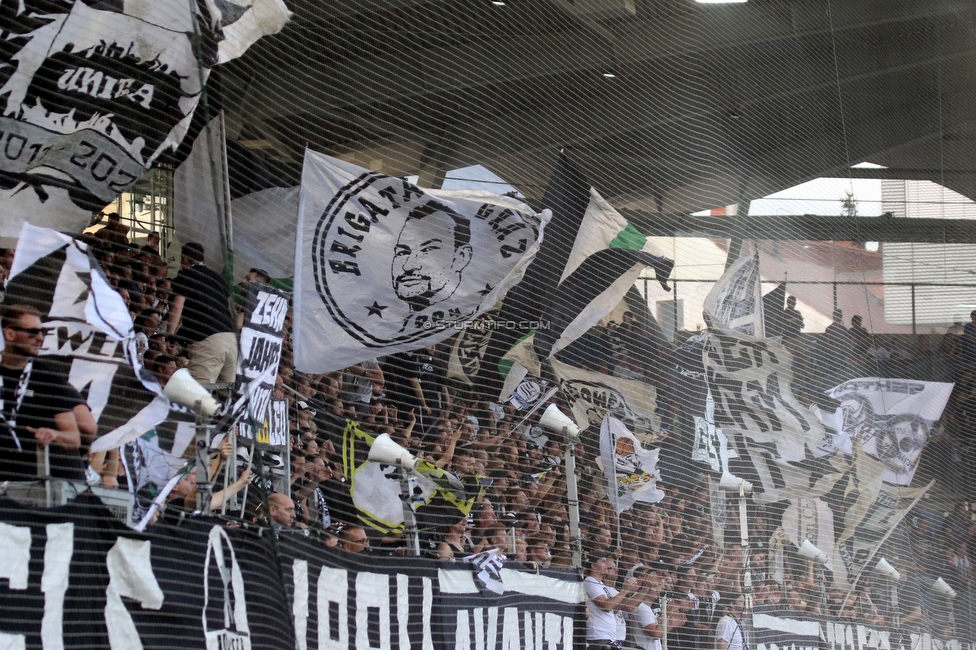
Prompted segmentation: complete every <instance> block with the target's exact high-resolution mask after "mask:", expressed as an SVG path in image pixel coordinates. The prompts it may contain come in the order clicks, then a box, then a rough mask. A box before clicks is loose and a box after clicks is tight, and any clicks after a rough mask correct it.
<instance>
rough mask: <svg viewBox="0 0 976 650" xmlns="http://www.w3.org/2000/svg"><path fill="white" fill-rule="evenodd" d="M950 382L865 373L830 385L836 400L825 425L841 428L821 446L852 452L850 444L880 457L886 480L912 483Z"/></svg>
mask: <svg viewBox="0 0 976 650" xmlns="http://www.w3.org/2000/svg"><path fill="white" fill-rule="evenodd" d="M952 387H953V384H949V383H940V382H932V381H920V380H913V379H883V378H878V377H863V378H859V379H851V380H850V381H846V382H844V383H843V384H841V385H839V386H837V387H835V388H833V389H832V390H831V391H829V393H828V395H830V397H832V398H834V399H835V400H837V401H838V402H840V406H839V407H838V408H837V411H836V412H835V413H833V414H822V415H823V417H824V418H825V420H826V421H825V424H827V425H828V426H830V427H831V428H834V429H837V428H838V425H839V429H838V431H837V434H836V435H832V436H829V437H828V438H827V439H826V440H825V442H824V443H823V444H822V445H821V446H822V447H823V448H825V449H826V450H828V451H830V450H832V449H836V450H838V451H842V452H846V453H850V449H851V447H852V445H853V444H860V445H862V446H863V448H864V451H865V452H866V453H867V454H868V455H870V456H872V457H874V458H876V459H877V460H879V461H881V463H882V465H883V466H884V473H883V475H882V478H883V480H884V482H885V483H891V484H894V485H910V484H911V482H912V478H913V477H914V475H915V469H916V468H917V467H918V462H919V460H920V459H921V456H922V450H923V449H924V448H925V445H926V443H928V441H929V437H930V436H931V432H932V427H933V426H934V423H935V422H936V421H937V420H939V418H941V417H942V411H943V410H944V409H945V406H946V404H947V403H948V401H949V396H950V395H951V394H952Z"/></svg>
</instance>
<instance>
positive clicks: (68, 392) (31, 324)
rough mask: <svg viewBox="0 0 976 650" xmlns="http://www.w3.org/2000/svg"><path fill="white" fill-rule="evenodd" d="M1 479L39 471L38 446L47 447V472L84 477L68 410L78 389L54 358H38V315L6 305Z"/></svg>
mask: <svg viewBox="0 0 976 650" xmlns="http://www.w3.org/2000/svg"><path fill="white" fill-rule="evenodd" d="M0 326H2V329H3V343H4V348H3V352H0V382H2V383H0V481H4V480H12V481H17V480H20V481H23V480H29V479H32V478H35V477H36V476H38V475H40V474H42V473H43V472H42V471H41V468H40V467H39V465H38V462H39V455H38V454H37V453H36V452H37V450H38V449H44V448H47V449H49V450H50V463H51V476H54V477H56V478H64V479H72V480H81V481H83V480H84V479H85V466H84V463H83V462H82V460H81V455H80V454H79V452H78V449H79V447H80V446H81V435H80V433H79V431H78V423H77V421H76V420H75V416H74V414H73V413H72V409H73V408H74V407H75V406H76V405H77V404H79V403H81V396H80V395H78V391H76V390H75V389H74V388H72V387H71V386H70V385H69V384H68V381H67V377H66V376H65V374H64V373H63V372H61V370H60V369H59V368H58V366H57V365H55V363H54V362H52V361H50V360H48V359H44V358H40V359H39V358H37V356H38V354H39V353H40V351H41V346H42V345H43V343H44V329H43V327H42V325H41V316H40V313H39V312H38V311H37V310H36V309H35V308H33V307H30V306H27V305H8V306H6V307H4V309H3V315H2V317H0Z"/></svg>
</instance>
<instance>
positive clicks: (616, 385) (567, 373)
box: [549, 357, 664, 442]
mask: <svg viewBox="0 0 976 650" xmlns="http://www.w3.org/2000/svg"><path fill="white" fill-rule="evenodd" d="M549 362H550V363H551V364H552V370H553V373H554V374H555V375H556V379H558V380H559V389H560V390H561V391H562V394H563V396H564V397H565V398H566V400H567V401H568V402H569V403H570V408H572V409H573V418H574V419H575V420H576V424H578V425H579V427H580V428H581V429H585V428H586V427H588V426H589V425H591V424H600V423H602V422H603V418H604V417H605V416H607V415H610V416H613V417H614V418H615V419H618V420H622V421H623V422H625V423H626V426H629V427H630V428H631V429H633V430H634V431H636V432H637V433H638V435H639V437H640V438H641V439H642V440H644V441H645V442H657V441H658V440H661V439H663V437H664V435H663V433H662V431H661V419H660V417H659V416H658V415H657V414H656V413H655V411H656V410H657V391H656V389H655V388H654V386H651V385H650V384H645V383H643V382H640V381H637V380H634V379H624V378H622V377H611V376H610V375H604V374H602V373H599V372H592V371H590V370H583V369H582V368H576V367H574V366H570V365H568V364H565V363H562V362H561V361H558V360H556V358H555V357H553V358H552V359H550V360H549Z"/></svg>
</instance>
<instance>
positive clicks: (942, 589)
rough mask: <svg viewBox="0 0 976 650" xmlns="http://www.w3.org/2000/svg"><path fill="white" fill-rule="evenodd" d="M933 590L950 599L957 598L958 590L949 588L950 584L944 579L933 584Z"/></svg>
mask: <svg viewBox="0 0 976 650" xmlns="http://www.w3.org/2000/svg"><path fill="white" fill-rule="evenodd" d="M932 589H935V590H936V591H937V592H939V593H940V594H942V595H944V596H948V597H949V598H955V597H956V590H955V589H953V588H952V587H950V586H949V584H948V583H947V582H946V581H945V580H943V579H942V578H939V579H937V580H936V581H935V582H933V583H932Z"/></svg>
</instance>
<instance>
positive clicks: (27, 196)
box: [0, 0, 290, 237]
mask: <svg viewBox="0 0 976 650" xmlns="http://www.w3.org/2000/svg"><path fill="white" fill-rule="evenodd" d="M289 15H290V14H289V12H288V10H287V9H286V8H285V6H284V4H282V3H281V1H280V0H250V1H248V0H244V1H241V0H231V1H227V2H219V3H209V2H206V3H196V2H184V1H183V0H127V1H126V2H97V3H96V2H83V1H81V0H78V1H74V2H73V1H65V2H56V3H52V2H45V1H42V0H23V1H21V2H19V3H15V4H14V5H12V7H11V8H10V9H9V10H5V11H4V12H3V14H2V15H0V29H2V31H3V34H4V44H5V47H4V49H3V54H0V64H2V65H0V84H2V86H0V98H2V99H3V101H4V102H5V103H4V105H3V114H2V116H0V134H2V135H0V148H3V150H4V151H5V152H6V156H3V157H0V206H2V207H0V209H2V211H3V213H4V215H8V216H6V217H5V218H4V219H2V220H0V236H6V237H15V236H16V235H17V231H18V230H19V229H20V225H21V224H22V223H23V219H24V218H26V216H27V215H30V218H31V219H32V220H34V221H35V222H41V223H44V224H45V225H49V226H52V227H58V228H62V229H68V230H81V228H83V227H84V226H85V225H86V223H87V221H88V217H89V216H90V214H91V212H92V211H95V210H100V209H102V208H103V207H105V205H106V204H107V203H109V202H110V201H112V200H113V199H115V197H117V196H118V195H119V194H120V193H122V192H124V191H126V190H127V189H128V188H129V187H130V186H131V185H132V184H133V183H135V182H136V180H138V179H139V178H140V177H142V175H143V174H144V173H145V172H146V170H147V169H149V168H150V167H151V166H152V165H153V163H154V162H155V160H156V159H157V158H158V157H159V156H160V154H162V153H163V152H164V151H166V150H167V149H173V148H175V147H177V146H178V145H179V144H180V141H181V140H182V139H183V136H184V135H186V132H187V129H188V128H189V126H190V121H191V119H192V117H193V112H194V110H195V109H196V106H197V103H198V102H199V100H200V98H201V96H202V94H203V84H204V83H205V82H206V80H207V78H208V76H209V74H210V69H211V68H212V67H213V66H214V65H216V64H218V63H224V62H227V61H230V60H231V59H234V58H236V57H238V56H240V55H241V54H243V53H244V51H245V50H246V49H247V48H248V47H249V46H250V45H251V44H253V43H254V42H255V41H257V40H258V39H259V38H260V37H261V36H263V35H265V34H273V33H275V32H277V31H279V30H280V29H281V28H282V27H283V26H284V24H285V22H286V21H287V20H288V17H289ZM201 31H202V33H200V32H201ZM201 44H202V48H203V49H202V51H201V50H200V46H201ZM18 215H24V216H18Z"/></svg>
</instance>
